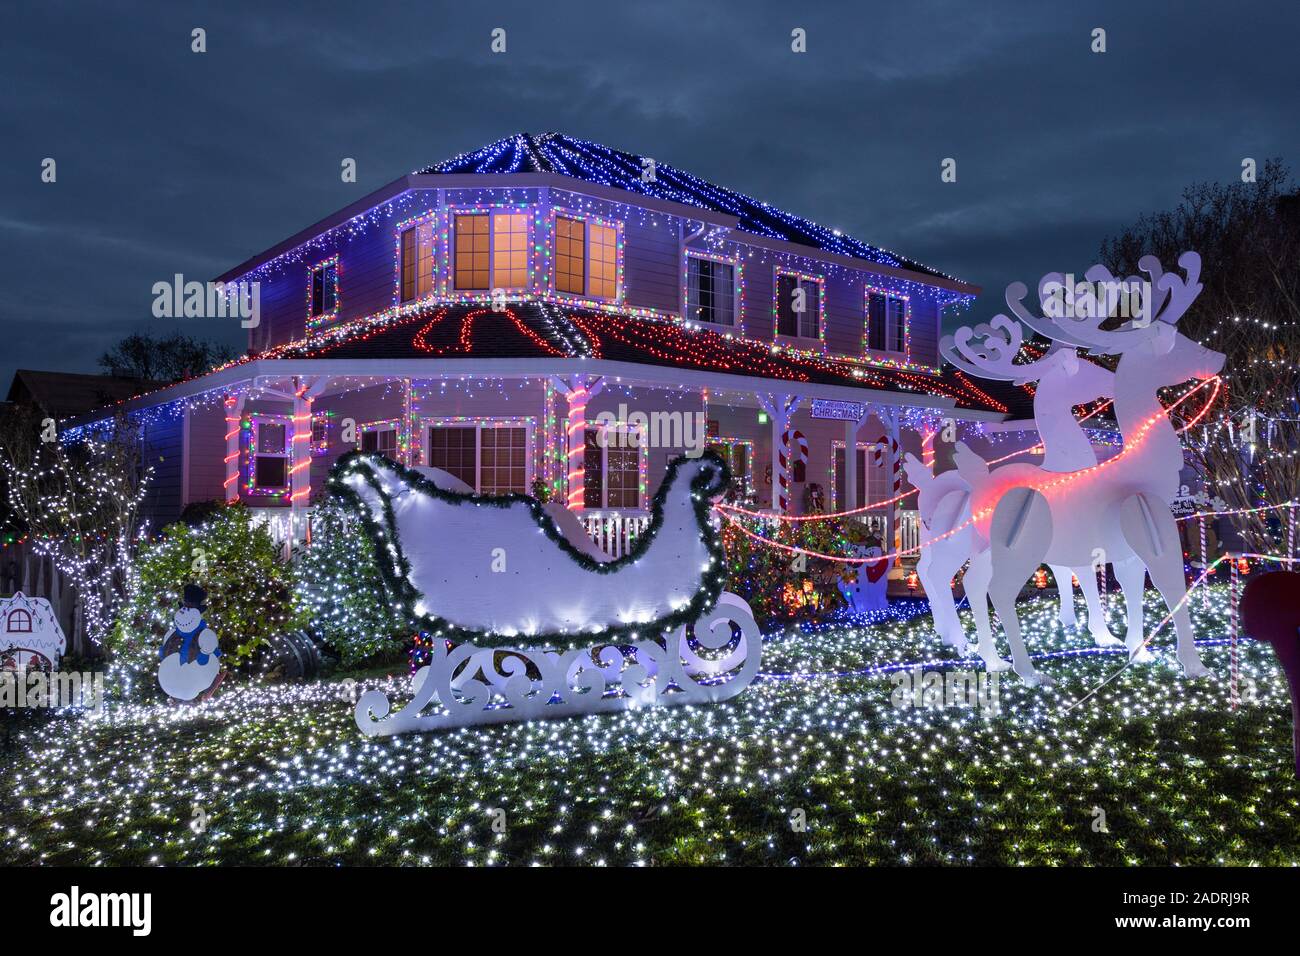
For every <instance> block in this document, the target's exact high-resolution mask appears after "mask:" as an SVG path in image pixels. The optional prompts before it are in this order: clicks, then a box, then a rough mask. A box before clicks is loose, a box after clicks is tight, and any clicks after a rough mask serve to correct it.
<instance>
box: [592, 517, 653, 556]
mask: <svg viewBox="0 0 1300 956" xmlns="http://www.w3.org/2000/svg"><path fill="white" fill-rule="evenodd" d="M579 517H580V518H581V520H582V526H583V527H584V528H585V529H586V531H587V534H588V536H590V538H591V540H592V541H595V542H596V547H598V548H600V550H602V551H604V552H605V553H606V554H608V555H609V556H610V557H611V558H621V557H623V555H625V554H627V553H628V552H629V551H631V550H632V547H633V546H634V545H635V544H636V539H637V537H638V536H640V534H641V533H642V532H643V531H645V529H646V528H647V527H649V525H650V512H648V511H632V510H626V511H625V510H618V511H584V512H582V513H581V514H580V515H579Z"/></svg>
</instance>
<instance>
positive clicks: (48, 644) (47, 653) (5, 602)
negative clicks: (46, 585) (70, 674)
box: [0, 591, 68, 671]
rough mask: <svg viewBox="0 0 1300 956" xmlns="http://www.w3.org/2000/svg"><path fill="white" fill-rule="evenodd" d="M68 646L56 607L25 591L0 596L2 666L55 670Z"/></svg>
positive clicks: (0, 661) (12, 668) (6, 668)
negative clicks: (4, 596)
mask: <svg viewBox="0 0 1300 956" xmlns="http://www.w3.org/2000/svg"><path fill="white" fill-rule="evenodd" d="M67 649H68V641H67V639H66V638H65V637H64V636H63V628H62V627H60V626H59V620H58V618H57V617H55V615H54V608H53V607H52V606H51V605H50V602H49V601H47V600H46V599H45V598H38V597H27V596H26V595H25V594H23V592H22V591H19V592H17V593H16V594H15V595H14V596H13V597H9V598H0V668H3V669H4V670H20V671H21V670H28V669H29V668H36V669H38V670H46V671H52V670H54V669H55V668H57V667H58V666H59V658H60V657H62V656H63V654H64V652H65V651H66V650H67Z"/></svg>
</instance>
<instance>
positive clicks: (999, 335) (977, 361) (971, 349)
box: [939, 315, 1115, 407]
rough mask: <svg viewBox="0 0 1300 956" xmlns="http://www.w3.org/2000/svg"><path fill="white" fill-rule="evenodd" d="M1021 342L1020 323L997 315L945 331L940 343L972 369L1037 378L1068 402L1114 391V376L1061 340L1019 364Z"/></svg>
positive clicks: (1007, 378) (1011, 378)
mask: <svg viewBox="0 0 1300 956" xmlns="http://www.w3.org/2000/svg"><path fill="white" fill-rule="evenodd" d="M1023 343H1024V331H1023V329H1022V328H1021V326H1020V323H1019V322H1013V321H1012V320H1011V319H1009V318H1007V317H1006V316H1005V315H998V316H995V317H994V318H993V320H992V321H991V322H989V323H988V324H987V325H977V326H975V328H974V329H971V328H969V327H963V328H960V329H958V330H957V331H956V332H955V333H954V334H953V335H947V336H944V338H943V341H942V342H940V343H939V349H940V351H942V352H943V355H944V358H946V359H947V360H948V361H949V362H951V363H952V364H953V365H955V366H956V367H957V368H959V369H961V370H962V371H964V372H968V373H970V374H971V375H975V376H978V377H980V378H990V379H996V380H999V381H1004V382H1014V383H1015V384H1017V385H1024V384H1025V383H1026V382H1038V387H1039V390H1040V391H1043V392H1047V393H1050V394H1051V396H1052V398H1053V400H1059V401H1062V402H1065V403H1067V407H1068V406H1072V405H1081V404H1083V403H1084V402H1090V401H1092V400H1093V399H1094V398H1098V397H1102V396H1106V397H1109V396H1111V395H1113V394H1114V387H1115V386H1114V376H1113V375H1112V374H1111V373H1110V372H1109V371H1108V370H1107V369H1104V368H1102V367H1101V366H1100V365H1096V364H1094V363H1092V362H1088V361H1081V360H1080V359H1079V354H1078V353H1077V352H1076V351H1075V350H1074V349H1072V348H1068V347H1066V346H1064V345H1060V344H1053V346H1052V348H1051V350H1050V351H1048V353H1047V354H1046V355H1044V356H1042V357H1041V358H1039V359H1037V360H1035V361H1032V362H1025V363H1023V364H1020V365H1017V364H1016V363H1015V358H1016V355H1017V354H1018V353H1019V352H1020V348H1021V346H1022V345H1023Z"/></svg>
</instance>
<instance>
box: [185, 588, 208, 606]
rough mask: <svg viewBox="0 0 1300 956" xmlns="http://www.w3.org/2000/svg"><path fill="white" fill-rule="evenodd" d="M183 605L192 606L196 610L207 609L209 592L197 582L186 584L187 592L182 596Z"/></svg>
mask: <svg viewBox="0 0 1300 956" xmlns="http://www.w3.org/2000/svg"><path fill="white" fill-rule="evenodd" d="M181 607H191V608H194V609H195V610H196V611H206V610H207V607H208V592H207V591H205V590H203V588H201V587H199V586H198V585H197V584H187V585H185V593H184V596H183V597H182V598H181Z"/></svg>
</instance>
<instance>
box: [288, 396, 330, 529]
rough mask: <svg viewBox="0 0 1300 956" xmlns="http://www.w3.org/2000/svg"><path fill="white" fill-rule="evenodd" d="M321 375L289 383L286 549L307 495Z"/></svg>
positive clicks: (307, 499) (308, 497)
mask: <svg viewBox="0 0 1300 956" xmlns="http://www.w3.org/2000/svg"><path fill="white" fill-rule="evenodd" d="M326 381H327V379H326V378H325V377H324V376H321V377H320V378H317V379H315V380H313V379H310V378H302V379H299V378H295V379H294V385H293V439H292V444H291V445H290V446H289V541H288V547H289V549H290V550H292V548H293V544H294V542H295V541H297V540H298V531H299V529H301V528H302V527H303V512H304V511H306V510H307V505H308V503H309V502H310V499H311V406H312V402H313V401H315V399H316V396H317V395H319V394H320V393H321V390H322V389H323V388H324V387H325V382H326Z"/></svg>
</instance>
